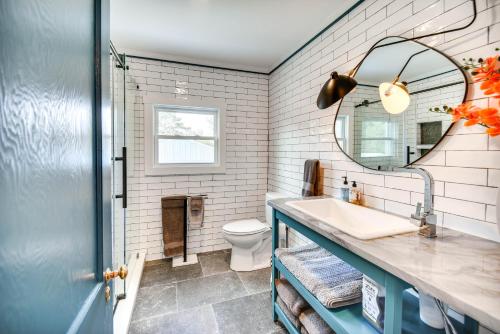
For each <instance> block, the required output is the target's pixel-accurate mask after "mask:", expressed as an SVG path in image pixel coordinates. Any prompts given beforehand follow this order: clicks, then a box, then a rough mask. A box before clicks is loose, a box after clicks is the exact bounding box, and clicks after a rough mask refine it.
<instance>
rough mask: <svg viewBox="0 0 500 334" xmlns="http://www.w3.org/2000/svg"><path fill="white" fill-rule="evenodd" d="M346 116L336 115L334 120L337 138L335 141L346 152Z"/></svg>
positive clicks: (347, 131)
mask: <svg viewBox="0 0 500 334" xmlns="http://www.w3.org/2000/svg"><path fill="white" fill-rule="evenodd" d="M348 124H349V123H348V116H337V119H336V120H335V137H336V138H337V143H338V144H339V146H340V148H341V149H342V150H343V151H344V152H346V153H348V151H349V148H348V147H347V141H348V135H347V134H348V133H349V130H348V127H349V125H348Z"/></svg>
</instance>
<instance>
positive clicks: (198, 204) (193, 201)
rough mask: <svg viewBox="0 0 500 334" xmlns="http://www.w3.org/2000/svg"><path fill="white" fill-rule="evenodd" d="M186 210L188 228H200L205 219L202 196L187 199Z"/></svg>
mask: <svg viewBox="0 0 500 334" xmlns="http://www.w3.org/2000/svg"><path fill="white" fill-rule="evenodd" d="M188 208H189V209H188V220H189V227H191V228H201V227H202V226H203V220H204V218H205V199H204V198H203V196H191V197H189V204H188Z"/></svg>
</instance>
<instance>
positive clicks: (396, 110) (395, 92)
mask: <svg viewBox="0 0 500 334" xmlns="http://www.w3.org/2000/svg"><path fill="white" fill-rule="evenodd" d="M379 94H380V100H382V105H383V106H384V109H385V110H386V111H387V112H388V113H390V114H400V113H402V112H403V111H405V110H406V108H408V106H409V105H410V94H409V93H408V89H407V88H406V85H405V84H403V83H401V82H395V83H390V82H383V83H381V84H380V86H379Z"/></svg>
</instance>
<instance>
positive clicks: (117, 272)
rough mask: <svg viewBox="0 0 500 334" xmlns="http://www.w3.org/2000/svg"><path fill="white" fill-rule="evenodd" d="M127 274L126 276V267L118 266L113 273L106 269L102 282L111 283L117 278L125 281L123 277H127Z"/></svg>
mask: <svg viewBox="0 0 500 334" xmlns="http://www.w3.org/2000/svg"><path fill="white" fill-rule="evenodd" d="M127 274H128V269H127V266H125V265H123V266H120V268H119V269H118V270H115V271H111V270H110V269H109V268H108V269H106V271H105V272H104V280H105V281H106V283H107V282H109V281H111V280H112V279H113V278H117V277H120V278H121V279H125V277H127Z"/></svg>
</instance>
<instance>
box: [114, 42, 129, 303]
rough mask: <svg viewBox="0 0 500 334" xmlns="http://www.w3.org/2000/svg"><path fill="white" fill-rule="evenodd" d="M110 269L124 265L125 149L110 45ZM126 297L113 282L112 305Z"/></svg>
mask: <svg viewBox="0 0 500 334" xmlns="http://www.w3.org/2000/svg"><path fill="white" fill-rule="evenodd" d="M111 51H112V52H111V79H112V80H111V87H112V124H113V125H112V178H111V179H112V195H113V198H112V206H113V268H114V270H117V269H118V268H120V266H122V265H126V264H127V261H126V255H125V251H126V250H125V233H126V231H125V219H126V208H127V148H126V143H125V62H124V57H122V56H121V55H119V54H118V53H117V52H116V50H115V48H114V47H113V45H111ZM125 297H126V279H124V280H120V279H119V280H114V293H113V305H114V306H116V304H117V303H118V301H120V300H121V299H124V298H125Z"/></svg>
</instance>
